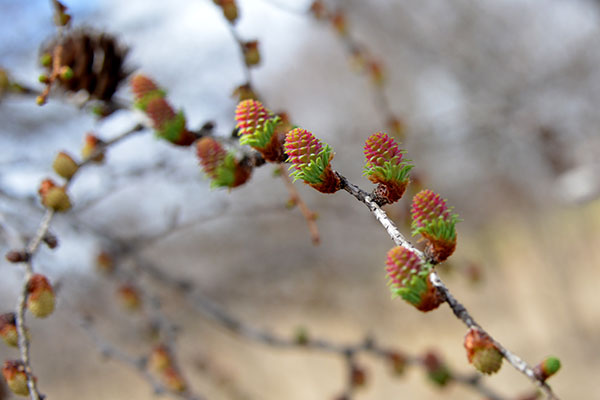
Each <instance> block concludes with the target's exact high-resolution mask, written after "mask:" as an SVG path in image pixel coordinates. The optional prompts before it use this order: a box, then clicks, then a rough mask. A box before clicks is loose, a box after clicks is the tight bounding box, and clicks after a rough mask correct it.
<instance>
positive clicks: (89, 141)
mask: <svg viewBox="0 0 600 400" xmlns="http://www.w3.org/2000/svg"><path fill="white" fill-rule="evenodd" d="M103 146H104V142H103V141H102V140H101V139H99V138H98V137H97V136H96V135H94V134H93V133H88V134H86V135H85V139H84V142H83V147H82V148H81V157H82V158H83V159H84V160H88V159H90V158H91V160H92V161H94V162H97V163H101V162H102V161H104V151H103V149H102V148H103Z"/></svg>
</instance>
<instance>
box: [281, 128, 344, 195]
mask: <svg viewBox="0 0 600 400" xmlns="http://www.w3.org/2000/svg"><path fill="white" fill-rule="evenodd" d="M285 153H286V154H287V156H288V161H289V162H290V163H291V164H292V166H291V167H290V169H294V171H293V172H292V176H293V177H294V180H296V179H302V180H303V181H304V182H305V183H307V184H309V185H310V186H312V187H313V188H314V189H316V190H318V191H319V192H322V193H335V192H337V191H338V190H339V189H340V188H341V181H340V178H339V177H338V176H337V175H336V174H335V173H334V172H333V170H332V169H331V165H330V162H331V159H333V154H334V153H333V149H332V148H331V147H330V146H329V145H328V144H326V143H321V141H320V140H319V139H317V138H316V137H314V136H313V134H312V133H310V132H309V131H307V130H305V129H302V128H296V129H292V130H291V131H289V132H288V133H287V135H286V137H285Z"/></svg>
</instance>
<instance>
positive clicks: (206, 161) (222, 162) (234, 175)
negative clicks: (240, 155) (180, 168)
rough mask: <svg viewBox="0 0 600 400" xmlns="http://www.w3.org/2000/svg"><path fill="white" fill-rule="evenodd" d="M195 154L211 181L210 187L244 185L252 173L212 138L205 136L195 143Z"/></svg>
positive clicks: (232, 153)
mask: <svg viewBox="0 0 600 400" xmlns="http://www.w3.org/2000/svg"><path fill="white" fill-rule="evenodd" d="M196 154H197V155H198V158H199V159H200V165H201V166H202V169H203V170H204V172H205V173H206V175H208V177H209V178H210V179H211V187H213V188H217V187H227V188H230V189H231V188H234V187H237V186H240V185H242V184H244V183H245V182H246V181H247V180H248V179H249V178H250V175H251V173H252V169H251V167H250V166H247V165H243V164H242V163H241V162H240V161H238V160H237V159H236V156H235V153H234V152H232V151H226V150H225V149H224V148H223V146H221V144H220V143H219V142H218V141H217V140H216V139H214V138H212V137H209V136H206V137H203V138H202V139H200V140H198V142H197V143H196Z"/></svg>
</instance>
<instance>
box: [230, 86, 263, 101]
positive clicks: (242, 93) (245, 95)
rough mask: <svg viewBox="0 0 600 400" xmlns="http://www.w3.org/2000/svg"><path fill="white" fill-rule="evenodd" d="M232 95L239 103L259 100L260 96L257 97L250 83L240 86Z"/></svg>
mask: <svg viewBox="0 0 600 400" xmlns="http://www.w3.org/2000/svg"><path fill="white" fill-rule="evenodd" d="M232 95H233V96H235V97H237V98H238V101H240V102H241V101H244V100H256V99H258V96H257V95H256V93H255V92H254V90H253V89H252V86H250V84H249V83H245V84H243V85H240V86H238V87H237V88H235V90H234V91H233V93H232Z"/></svg>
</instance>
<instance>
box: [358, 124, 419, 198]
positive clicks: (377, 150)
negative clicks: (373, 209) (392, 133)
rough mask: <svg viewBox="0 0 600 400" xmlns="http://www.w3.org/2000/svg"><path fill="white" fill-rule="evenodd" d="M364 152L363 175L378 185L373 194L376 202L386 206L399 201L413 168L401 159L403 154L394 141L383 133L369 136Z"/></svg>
mask: <svg viewBox="0 0 600 400" xmlns="http://www.w3.org/2000/svg"><path fill="white" fill-rule="evenodd" d="M364 152H365V157H366V159H367V162H366V164H365V168H364V172H363V174H364V175H366V176H367V177H368V178H369V180H370V181H371V182H373V183H377V184H378V186H377V189H376V190H375V193H374V194H375V197H376V201H377V202H378V203H380V204H387V203H394V202H396V201H398V200H400V198H401V197H402V195H403V194H404V192H405V190H406V186H407V185H408V182H409V173H410V170H411V169H412V168H413V165H411V164H409V163H408V162H407V161H405V160H403V159H402V156H403V154H404V153H405V152H404V151H403V150H400V148H399V147H398V144H397V143H396V141H394V139H392V138H391V137H389V136H388V135H387V134H386V133H383V132H377V133H374V134H372V135H371V136H369V138H368V139H367V140H366V142H365V150H364Z"/></svg>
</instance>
